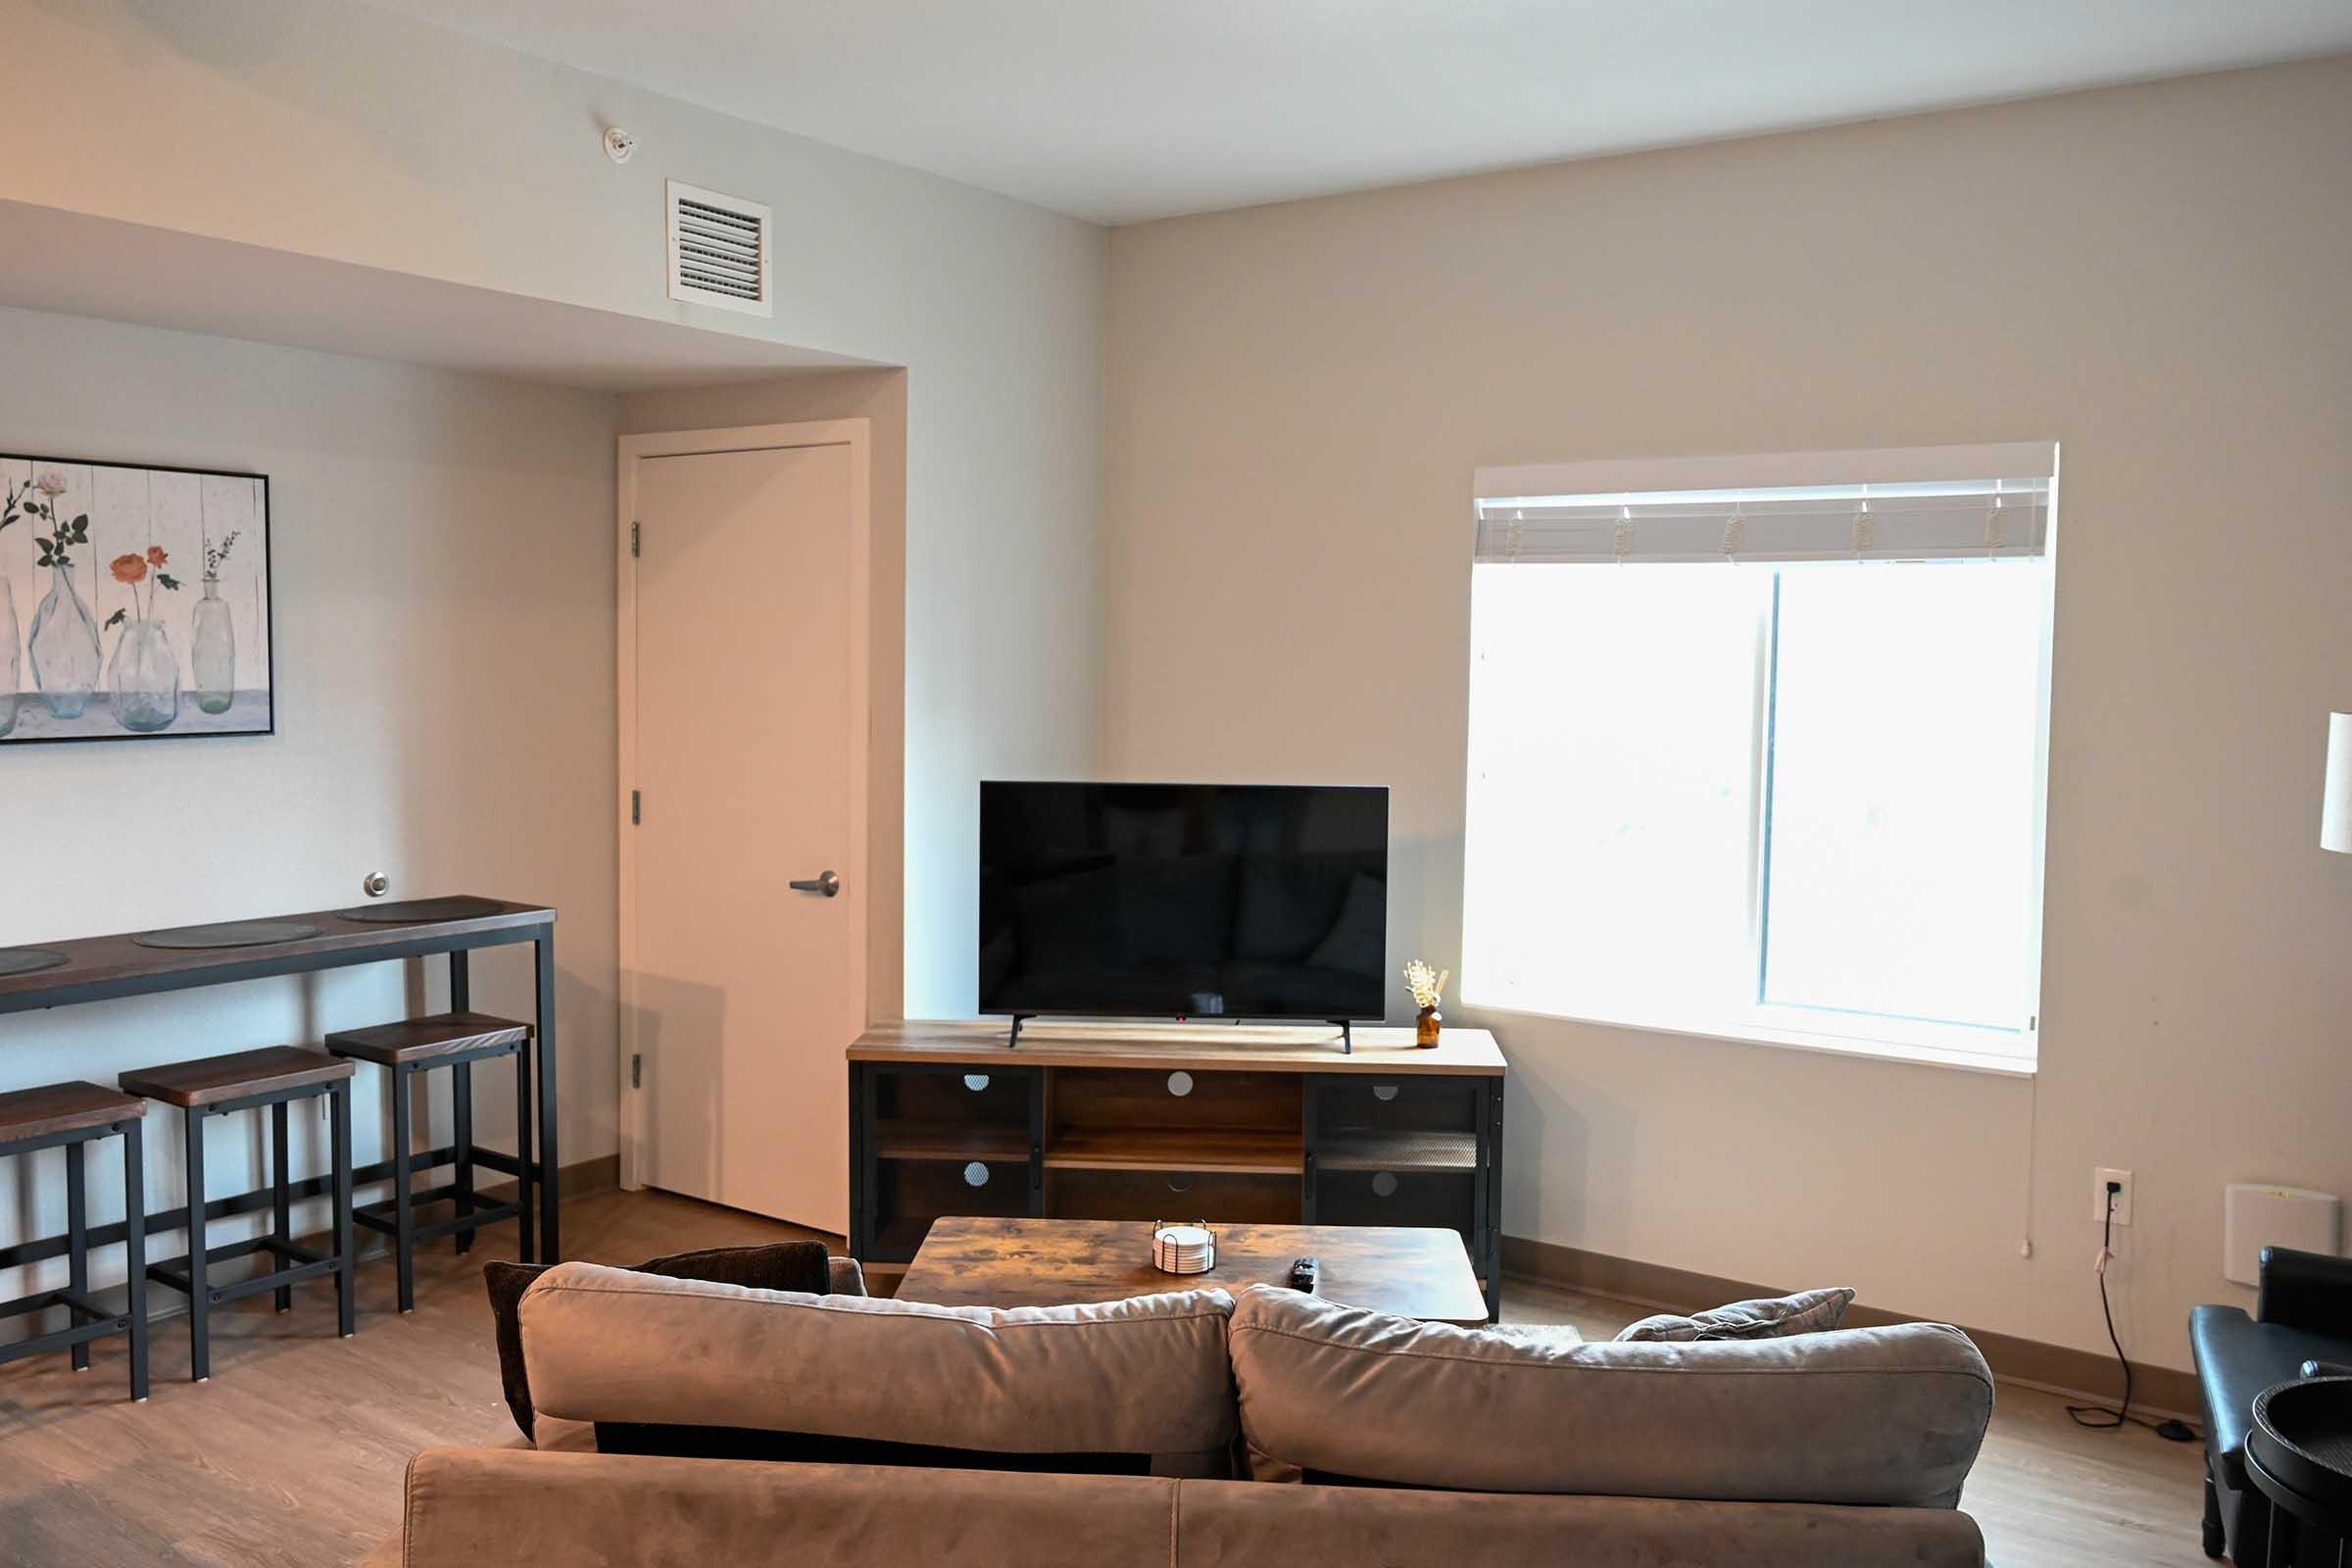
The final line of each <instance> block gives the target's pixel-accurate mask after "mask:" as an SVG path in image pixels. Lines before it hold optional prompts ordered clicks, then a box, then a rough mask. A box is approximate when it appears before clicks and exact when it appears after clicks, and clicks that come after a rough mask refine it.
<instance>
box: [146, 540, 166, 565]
mask: <svg viewBox="0 0 2352 1568" xmlns="http://www.w3.org/2000/svg"><path fill="white" fill-rule="evenodd" d="M171 560H172V558H171V557H170V556H167V555H165V554H164V547H163V546H162V545H149V546H148V547H147V564H149V565H150V566H162V565H168V564H170V563H171Z"/></svg>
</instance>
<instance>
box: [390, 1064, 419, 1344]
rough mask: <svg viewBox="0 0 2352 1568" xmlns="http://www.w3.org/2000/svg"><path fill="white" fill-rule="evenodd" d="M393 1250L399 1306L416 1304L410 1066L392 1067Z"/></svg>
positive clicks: (405, 1309) (409, 1308)
mask: <svg viewBox="0 0 2352 1568" xmlns="http://www.w3.org/2000/svg"><path fill="white" fill-rule="evenodd" d="M392 1252H393V1266H394V1268H395V1270H396V1271H397V1272H398V1274H399V1276H400V1309H401V1310H402V1311H403V1312H409V1311H414V1310H415V1309H416V1306H417V1203H416V1199H415V1197H414V1195H413V1194H412V1193H411V1192H410V1190H409V1069H408V1068H407V1067H404V1066H395V1067H394V1068H393V1069H392Z"/></svg>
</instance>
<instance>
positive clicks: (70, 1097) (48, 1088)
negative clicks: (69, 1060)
mask: <svg viewBox="0 0 2352 1568" xmlns="http://www.w3.org/2000/svg"><path fill="white" fill-rule="evenodd" d="M146 1114H147V1103H146V1102H145V1101H143V1100H136V1099H133V1098H132V1097H131V1096H129V1095H123V1094H117V1093H116V1092H115V1091H114V1090H112V1089H109V1088H107V1087H106V1086H105V1085H103V1084H85V1083H65V1084H44V1085H42V1086H41V1087H40V1088H38V1089H17V1090H12V1091H11V1092H9V1093H8V1094H5V1095H0V1144H13V1143H19V1142H23V1141H25V1140H29V1139H34V1138H46V1137H48V1136H49V1135H50V1134H51V1133H70V1132H73V1131H75V1130H77V1129H79V1128H83V1127H111V1126H113V1125H114V1124H115V1123H116V1122H119V1121H121V1120H122V1119H123V1117H125V1116H144V1115H146Z"/></svg>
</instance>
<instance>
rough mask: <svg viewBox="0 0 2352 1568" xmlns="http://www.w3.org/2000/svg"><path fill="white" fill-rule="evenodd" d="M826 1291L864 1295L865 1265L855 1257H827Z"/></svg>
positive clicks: (845, 1294) (838, 1293) (838, 1294)
mask: <svg viewBox="0 0 2352 1568" xmlns="http://www.w3.org/2000/svg"><path fill="white" fill-rule="evenodd" d="M825 1291H826V1293H827V1294H828V1295H832V1296H863V1295H864V1294H865V1268H864V1266H863V1265H862V1264H860V1263H859V1262H858V1260H857V1259H856V1258H854V1257H828V1258H826V1259H825Z"/></svg>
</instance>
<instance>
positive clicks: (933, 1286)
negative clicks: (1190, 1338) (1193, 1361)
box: [899, 1214, 1487, 1326]
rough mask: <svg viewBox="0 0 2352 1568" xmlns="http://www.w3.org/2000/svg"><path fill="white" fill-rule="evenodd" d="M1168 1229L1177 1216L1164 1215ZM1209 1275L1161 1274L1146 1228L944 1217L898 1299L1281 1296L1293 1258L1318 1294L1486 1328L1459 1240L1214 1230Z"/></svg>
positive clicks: (1027, 1302)
mask: <svg viewBox="0 0 2352 1568" xmlns="http://www.w3.org/2000/svg"><path fill="white" fill-rule="evenodd" d="M1168 1217H1169V1218H1170V1220H1171V1221H1173V1220H1175V1219H1176V1218H1178V1217H1179V1216H1176V1215H1174V1214H1170V1215H1169V1216H1168ZM1209 1229H1210V1230H1212V1231H1214V1232H1215V1233H1216V1237H1217V1266H1216V1267H1215V1268H1213V1269H1210V1270H1209V1271H1208V1272H1207V1273H1205V1274H1162V1273H1161V1272H1160V1271H1159V1270H1157V1269H1155V1268H1153V1267H1152V1227H1151V1225H1150V1224H1148V1223H1147V1222H1145V1221H1143V1220H1108V1219H968V1218H962V1217H958V1216H954V1215H951V1216H949V1217H947V1218H944V1219H940V1220H936V1221H934V1222H933V1223H932V1226H931V1232H930V1234H929V1235H928V1236H926V1237H925V1238H924V1239H923V1245H922V1247H921V1249H920V1250H917V1251H916V1253H915V1254H914V1261H913V1262H912V1263H910V1264H908V1265H907V1277H906V1278H905V1279H904V1280H902V1281H901V1282H900V1284H899V1299H901V1300H903V1301H930V1302H933V1303H935V1304H937V1305H940V1306H1065V1305H1070V1304H1074V1303H1077V1302H1082V1301H1117V1300H1123V1299H1126V1298H1128V1297H1130V1296H1151V1295H1153V1294H1155V1293H1157V1292H1160V1291H1189V1290H1199V1289H1205V1288H1207V1287H1209V1286H1216V1287H1218V1288H1220V1289H1223V1290H1227V1291H1231V1292H1233V1293H1235V1294H1236V1295H1239V1294H1240V1293H1241V1292H1242V1291H1243V1290H1244V1289H1245V1288H1247V1287H1249V1286H1251V1285H1281V1284H1284V1283H1285V1282H1286V1281H1287V1279H1288V1277H1289V1275H1290V1272H1291V1260H1292V1259H1293V1258H1296V1257H1319V1258H1321V1259H1322V1260H1323V1270H1322V1276H1321V1282H1320V1284H1319V1285H1318V1286H1317V1288H1316V1291H1315V1294H1316V1295H1318V1296H1320V1297H1322V1298H1323V1299H1325V1300H1329V1301H1338V1302H1341V1303H1343V1304H1345V1305H1348V1306H1364V1307H1371V1308H1374V1309H1375V1310H1378V1311H1382V1312H1394V1313H1396V1314H1397V1316H1399V1317H1414V1318H1421V1319H1423V1320H1425V1321H1428V1322H1432V1323H1458V1324H1462V1325H1465V1326H1475V1325H1478V1324H1482V1323H1485V1322H1486V1321H1487V1301H1486V1297H1485V1296H1484V1295H1483V1294H1482V1293H1481V1292H1480V1290H1479V1288H1478V1276H1477V1275H1475V1274H1473V1273H1472V1272H1471V1271H1470V1254H1469V1252H1468V1251H1467V1250H1465V1249H1464V1248H1463V1246H1462V1238H1461V1234H1460V1233H1459V1232H1458V1231H1450V1230H1444V1229H1420V1228H1407V1227H1403V1226H1394V1225H1214V1224H1212V1225H1211V1226H1210V1227H1209Z"/></svg>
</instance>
